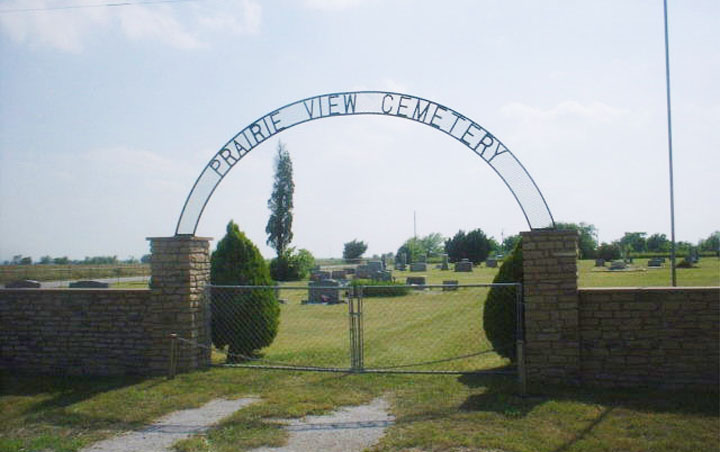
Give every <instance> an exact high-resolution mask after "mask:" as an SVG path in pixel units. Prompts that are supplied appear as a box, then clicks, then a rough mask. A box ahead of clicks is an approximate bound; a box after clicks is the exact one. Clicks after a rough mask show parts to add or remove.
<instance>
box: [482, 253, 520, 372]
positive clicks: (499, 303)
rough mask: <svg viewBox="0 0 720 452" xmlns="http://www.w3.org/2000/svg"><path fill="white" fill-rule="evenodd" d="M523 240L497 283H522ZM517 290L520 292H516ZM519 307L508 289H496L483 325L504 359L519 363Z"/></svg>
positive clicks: (491, 294)
mask: <svg viewBox="0 0 720 452" xmlns="http://www.w3.org/2000/svg"><path fill="white" fill-rule="evenodd" d="M522 280H523V257H522V239H521V240H519V241H518V243H517V244H516V245H515V248H514V249H513V250H512V252H510V254H509V255H508V256H507V257H506V258H505V260H504V261H503V263H502V265H501V266H500V269H499V270H498V273H497V275H495V279H493V283H509V282H520V283H521V282H522ZM516 290H517V289H516ZM516 316H517V306H516V302H515V294H514V293H513V292H512V291H511V289H510V288H508V287H492V288H490V291H489V292H488V296H487V300H485V309H484V310H483V324H484V327H485V335H486V336H487V338H488V340H489V341H490V343H491V344H492V346H493V349H495V350H496V351H497V353H498V354H499V355H500V356H503V357H505V358H509V359H511V360H512V361H515V351H516V350H515V341H516V340H517V331H516V328H517V317H516Z"/></svg>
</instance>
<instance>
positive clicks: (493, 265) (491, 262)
mask: <svg viewBox="0 0 720 452" xmlns="http://www.w3.org/2000/svg"><path fill="white" fill-rule="evenodd" d="M485 266H486V267H487V268H497V259H493V258H488V259H486V260H485Z"/></svg>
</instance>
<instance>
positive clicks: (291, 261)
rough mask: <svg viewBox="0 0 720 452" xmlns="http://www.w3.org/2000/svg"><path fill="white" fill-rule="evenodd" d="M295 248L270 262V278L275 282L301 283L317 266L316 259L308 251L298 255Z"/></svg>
mask: <svg viewBox="0 0 720 452" xmlns="http://www.w3.org/2000/svg"><path fill="white" fill-rule="evenodd" d="M294 251H295V250H294V249H293V248H290V249H288V250H287V251H285V253H283V254H282V255H281V256H279V257H276V258H273V259H272V260H271V261H270V276H271V277H272V279H274V280H275V281H300V280H302V279H305V278H306V277H307V276H308V274H309V273H310V270H311V269H312V268H313V266H314V265H315V258H314V257H313V255H312V253H310V251H308V250H306V249H301V250H300V251H298V252H297V253H295V252H294Z"/></svg>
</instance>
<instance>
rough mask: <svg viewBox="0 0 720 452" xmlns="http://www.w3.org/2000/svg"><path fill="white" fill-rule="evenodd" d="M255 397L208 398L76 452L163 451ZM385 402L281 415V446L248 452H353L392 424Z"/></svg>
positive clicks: (375, 440) (370, 444) (205, 428)
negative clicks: (283, 441)
mask: <svg viewBox="0 0 720 452" xmlns="http://www.w3.org/2000/svg"><path fill="white" fill-rule="evenodd" d="M258 400H259V399H257V398H245V399H237V400H223V399H216V400H213V401H211V402H209V403H207V404H205V405H203V406H202V407H200V408H193V409H189V410H183V411H176V412H175V413H172V414H170V415H168V416H165V417H163V418H161V419H160V420H159V421H158V422H156V423H154V424H152V425H151V426H149V427H147V428H145V429H143V430H139V431H135V432H128V433H124V434H121V435H118V436H115V437H113V438H110V439H107V440H105V441H100V442H98V443H95V444H93V445H92V446H89V447H86V448H84V449H82V450H81V451H80V452H138V451H142V452H168V451H171V450H172V449H171V448H170V446H172V444H173V443H175V442H176V441H179V440H181V439H185V438H188V437H190V436H192V435H197V434H198V433H202V432H204V431H206V430H207V429H208V428H210V427H211V426H212V425H213V424H215V423H217V422H219V421H220V420H221V419H223V418H224V417H227V416H229V415H231V414H232V413H234V412H235V411H237V410H239V409H241V408H243V407H246V406H248V405H250V404H252V403H255V402H257V401H258ZM394 419H395V418H394V417H393V416H391V415H390V414H389V413H388V404H387V402H385V401H384V400H383V399H375V400H373V401H372V402H371V403H370V404H368V405H361V406H354V407H346V408H340V409H339V410H336V411H333V412H332V413H330V414H327V415H324V416H307V417H304V418H302V419H282V420H279V421H278V422H281V423H282V424H284V425H286V427H285V428H286V429H287V430H288V432H289V433H290V438H289V441H288V444H287V445H286V446H283V447H271V448H268V447H262V448H258V449H253V450H252V451H251V452H316V451H323V452H353V451H358V452H359V451H362V450H364V449H365V448H368V447H370V446H372V445H373V444H375V443H377V442H378V441H379V440H380V438H381V437H382V436H383V434H384V433H385V429H386V428H387V427H389V426H390V425H392V424H393V422H394Z"/></svg>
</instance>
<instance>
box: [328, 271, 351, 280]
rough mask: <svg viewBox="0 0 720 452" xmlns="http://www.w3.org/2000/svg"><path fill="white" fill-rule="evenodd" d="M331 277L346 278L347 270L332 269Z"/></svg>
mask: <svg viewBox="0 0 720 452" xmlns="http://www.w3.org/2000/svg"><path fill="white" fill-rule="evenodd" d="M330 278H331V279H347V272H346V271H345V270H333V271H332V273H331V274H330Z"/></svg>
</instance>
